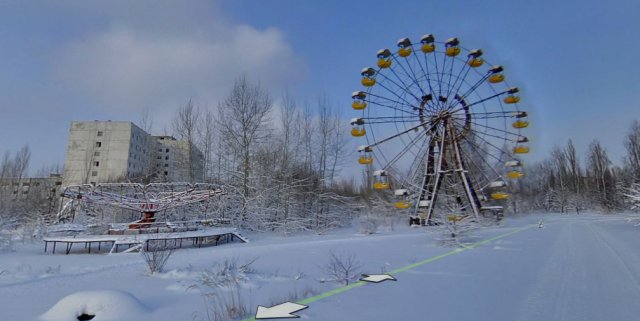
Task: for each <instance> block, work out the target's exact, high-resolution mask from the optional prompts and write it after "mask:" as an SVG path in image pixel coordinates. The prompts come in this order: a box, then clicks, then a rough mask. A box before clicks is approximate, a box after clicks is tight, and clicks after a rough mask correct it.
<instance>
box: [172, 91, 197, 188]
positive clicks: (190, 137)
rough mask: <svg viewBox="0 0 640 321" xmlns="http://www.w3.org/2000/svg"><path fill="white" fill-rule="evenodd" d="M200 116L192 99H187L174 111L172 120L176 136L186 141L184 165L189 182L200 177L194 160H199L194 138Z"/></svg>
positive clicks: (195, 137)
mask: <svg viewBox="0 0 640 321" xmlns="http://www.w3.org/2000/svg"><path fill="white" fill-rule="evenodd" d="M200 118H201V113H200V110H199V109H198V107H196V106H195V105H194V104H193V101H192V100H191V99H189V101H188V102H187V104H186V105H184V106H183V107H181V108H179V109H178V110H177V111H176V114H175V116H174V118H173V122H172V129H173V132H174V133H175V135H176V136H177V137H176V138H178V139H180V140H183V141H186V142H187V155H186V156H187V159H186V160H185V164H184V165H185V166H186V169H187V175H188V179H189V181H190V182H195V181H196V179H200V177H196V176H197V171H196V168H197V163H196V162H198V161H199V160H198V159H196V155H197V154H196V148H197V147H196V146H197V141H196V139H197V135H198V131H199V128H198V126H199V124H200Z"/></svg>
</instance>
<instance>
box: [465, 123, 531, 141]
mask: <svg viewBox="0 0 640 321" xmlns="http://www.w3.org/2000/svg"><path fill="white" fill-rule="evenodd" d="M471 123H472V124H473V125H475V126H480V127H484V128H486V129H490V130H494V131H496V132H499V133H503V134H507V135H511V136H514V137H520V136H521V135H520V134H518V133H515V132H510V131H508V130H504V129H500V128H496V127H493V126H489V125H485V124H480V123H478V122H475V121H473V120H471ZM501 137H502V138H503V139H505V140H508V139H507V138H505V137H504V136H501Z"/></svg>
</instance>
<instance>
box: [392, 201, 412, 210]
mask: <svg viewBox="0 0 640 321" xmlns="http://www.w3.org/2000/svg"><path fill="white" fill-rule="evenodd" d="M393 205H395V207H396V208H397V209H401V210H406V209H408V208H409V207H411V205H413V204H411V203H409V202H405V201H400V202H395V203H394V204H393Z"/></svg>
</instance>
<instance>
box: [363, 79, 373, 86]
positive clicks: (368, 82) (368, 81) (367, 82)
mask: <svg viewBox="0 0 640 321" xmlns="http://www.w3.org/2000/svg"><path fill="white" fill-rule="evenodd" d="M375 84H376V80H375V79H374V78H368V77H362V85H363V86H365V87H371V86H373V85H375Z"/></svg>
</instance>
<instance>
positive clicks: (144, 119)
mask: <svg viewBox="0 0 640 321" xmlns="http://www.w3.org/2000/svg"><path fill="white" fill-rule="evenodd" d="M140 128H142V129H143V130H144V131H145V132H147V134H151V131H152V130H153V116H152V115H151V108H149V107H147V108H145V109H144V110H142V114H141V115H140Z"/></svg>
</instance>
